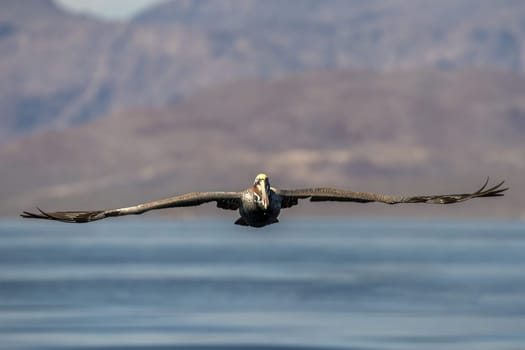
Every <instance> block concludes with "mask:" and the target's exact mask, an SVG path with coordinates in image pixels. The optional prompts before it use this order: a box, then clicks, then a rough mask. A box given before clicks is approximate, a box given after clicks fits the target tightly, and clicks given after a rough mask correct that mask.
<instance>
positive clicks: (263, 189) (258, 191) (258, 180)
mask: <svg viewBox="0 0 525 350" xmlns="http://www.w3.org/2000/svg"><path fill="white" fill-rule="evenodd" d="M253 193H254V197H255V201H256V203H257V205H258V206H260V207H262V208H263V209H265V210H266V209H268V206H269V205H270V199H269V197H268V194H269V193H270V181H269V180H268V176H266V174H259V175H257V176H256V177H255V180H254V182H253Z"/></svg>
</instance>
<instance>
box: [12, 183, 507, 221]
mask: <svg viewBox="0 0 525 350" xmlns="http://www.w3.org/2000/svg"><path fill="white" fill-rule="evenodd" d="M488 181H489V180H488V179H487V181H486V182H485V184H484V185H483V186H482V187H481V188H480V189H479V190H477V191H476V192H472V193H459V194H444V195H422V196H410V197H403V196H389V195H383V194H375V193H368V192H354V191H348V190H340V189H336V188H330V187H321V188H307V189H297V190H281V189H277V188H273V187H270V182H269V180H268V177H267V176H266V175H265V174H259V175H257V177H256V178H255V181H254V184H253V186H252V187H249V188H247V189H246V190H244V191H240V192H193V193H188V194H183V195H180V196H176V197H171V198H167V199H161V200H158V201H153V202H148V203H142V204H138V205H134V206H131V207H124V208H118V209H108V210H92V211H58V212H45V211H42V210H40V209H38V211H39V213H31V212H27V211H24V212H23V214H22V215H21V216H22V217H24V218H31V219H46V220H57V221H62V222H72V223H83V222H90V221H96V220H101V219H104V218H107V217H112V216H123V215H132V214H133V215H137V214H143V213H145V212H147V211H150V210H156V209H165V208H177V207H190V206H197V205H201V204H204V203H208V202H216V204H217V207H219V208H222V209H228V210H239V213H240V215H241V217H240V218H239V219H238V220H237V221H236V222H235V223H236V224H238V225H244V226H253V227H262V226H266V225H270V224H273V223H277V222H279V221H278V220H277V217H278V216H279V213H280V210H281V209H282V208H290V207H292V206H294V205H297V204H298V202H299V200H300V199H307V198H309V199H310V201H311V202H323V201H335V202H357V203H368V202H381V203H387V204H398V203H430V204H451V203H458V202H463V201H466V200H470V199H473V198H484V197H499V196H503V192H505V191H506V190H508V188H506V187H502V186H503V183H504V181H502V182H500V183H498V184H497V185H495V186H492V187H489V188H487V185H488Z"/></svg>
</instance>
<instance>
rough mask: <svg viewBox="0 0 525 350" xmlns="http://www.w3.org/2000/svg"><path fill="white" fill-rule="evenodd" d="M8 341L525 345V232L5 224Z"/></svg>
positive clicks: (3, 310) (468, 227)
mask: <svg viewBox="0 0 525 350" xmlns="http://www.w3.org/2000/svg"><path fill="white" fill-rule="evenodd" d="M0 348H2V349H14V350H16V349H84V350H87V349H90V350H91V349H93V350H103V349H104V350H105V349H114V350H120V349H122V350H123V349H157V350H164V349H187V348H189V349H195V350H197V349H198V350H205V349H206V350H211V349H215V350H217V349H232V348H233V349H257V350H270V349H272V350H275V349H370V350H382V349H385V350H386V349H431V350H432V349H462V350H468V349H472V350H474V349H475V350H483V349H491V350H493V349H525V225H524V224H523V223H511V222H482V223H476V222H400V221H379V222H372V221H355V220H354V221H345V220H339V221H333V220H332V221H315V220H309V221H290V220H287V222H285V223H280V224H279V225H273V226H271V227H268V228H265V229H250V228H245V227H239V226H235V225H232V223H230V222H228V221H213V220H207V221H204V222H198V221H183V222H160V223H159V222H155V221H149V220H148V221H136V220H122V221H119V220H115V221H107V222H104V221H103V222H100V223H93V224H89V225H69V224H61V223H53V222H39V221H34V222H32V221H25V222H22V221H10V222H3V223H0Z"/></svg>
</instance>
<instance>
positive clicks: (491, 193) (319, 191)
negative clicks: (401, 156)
mask: <svg viewBox="0 0 525 350" xmlns="http://www.w3.org/2000/svg"><path fill="white" fill-rule="evenodd" d="M488 181H489V179H487V181H486V182H485V184H484V185H483V186H482V187H481V188H480V189H479V190H477V191H476V192H473V193H460V194H438V195H424V196H412V197H403V196H388V195H383V194H375V193H367V192H353V191H346V190H339V189H336V188H326V187H323V188H309V189H300V190H279V189H274V191H275V192H276V194H278V195H279V196H281V199H282V204H281V208H290V207H292V206H294V205H296V204H297V203H298V200H299V199H304V198H310V201H312V202H322V201H336V202H358V203H368V202H381V203H387V204H397V203H432V204H450V203H457V202H463V201H466V200H469V199H472V198H478V197H499V196H503V192H504V191H506V190H508V188H502V187H501V186H502V185H503V183H504V181H502V182H500V183H499V184H497V185H495V186H493V187H491V188H487V184H488Z"/></svg>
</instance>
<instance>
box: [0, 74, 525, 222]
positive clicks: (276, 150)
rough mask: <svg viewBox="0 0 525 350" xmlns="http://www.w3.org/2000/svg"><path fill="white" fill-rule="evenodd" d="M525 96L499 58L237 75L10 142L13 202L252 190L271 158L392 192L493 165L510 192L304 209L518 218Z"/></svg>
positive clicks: (292, 181) (462, 182) (312, 176)
mask: <svg viewBox="0 0 525 350" xmlns="http://www.w3.org/2000/svg"><path fill="white" fill-rule="evenodd" d="M523 101H525V79H524V78H522V77H519V76H516V75H514V74H510V73H502V72H497V71H493V72H488V71H480V70H468V71H462V72H443V71H427V70H413V71H404V72H384V73H379V72H376V73H373V72H356V71H317V72H308V73H301V74H295V75H292V76H288V77H285V78H279V79H273V80H270V81H264V80H255V79H254V80H245V81H242V82H234V83H229V84H226V85H223V86H219V87H215V88H210V89H205V90H203V91H201V92H200V93H198V94H194V95H192V96H191V97H189V98H187V99H185V100H184V101H181V102H180V103H178V104H177V105H176V106H171V107H163V108H143V109H133V110H127V111H120V112H115V113H113V114H112V115H110V116H107V117H104V118H100V119H98V120H94V121H91V122H88V123H85V124H83V125H80V126H77V127H73V128H68V129H63V130H50V131H45V132H41V133H39V134H36V135H33V136H31V137H27V138H23V139H20V140H18V141H15V142H12V143H10V144H8V145H7V146H6V147H3V148H2V149H0V168H1V169H2V172H1V173H0V183H1V184H2V187H1V188H0V191H1V193H0V213H3V214H16V213H18V212H20V210H23V209H30V208H33V207H34V206H36V205H38V206H43V207H44V208H45V209H55V208H56V209H68V208H72V209H74V208H86V209H87V208H95V207H97V206H102V207H116V206H122V205H127V204H132V203H136V202H141V201H143V200H153V199H157V198H163V197H167V196H171V195H175V194H179V193H184V192H188V191H196V190H238V189H240V188H242V187H245V186H248V185H249V184H250V182H251V181H252V178H253V177H254V176H255V174H257V173H258V172H261V171H264V172H267V173H268V174H269V175H270V179H271V181H272V183H273V184H274V185H276V186H279V187H285V188H286V187H295V186H325V185H333V186H338V187H343V188H352V189H356V190H363V191H375V192H386V193H391V194H422V193H425V192H438V193H439V192H449V191H460V192H463V191H468V190H474V189H476V187H477V186H479V185H480V184H481V183H482V182H483V181H484V180H485V178H486V176H489V175H490V176H491V177H492V178H493V180H492V181H496V180H500V179H506V180H507V181H508V183H509V185H510V187H511V191H510V192H509V194H508V196H506V197H504V198H501V199H496V200H479V201H473V202H472V203H465V204H461V205H454V206H445V207H440V206H431V207H428V206H423V207H424V208H422V207H421V206H404V207H403V206H402V207H397V206H396V207H391V206H384V205H383V206H381V205H377V206H376V205H364V206H363V205H351V207H350V208H349V207H348V206H342V205H340V206H337V205H330V206H323V205H317V206H314V205H310V206H307V205H303V206H302V207H301V208H302V209H301V208H299V209H298V210H297V211H296V212H298V213H301V212H302V213H305V212H306V213H312V211H313V210H314V209H315V210H316V211H315V213H316V214H320V213H354V214H360V215H379V214H383V215H393V216H395V215H402V214H403V215H406V214H411V215H415V216H418V217H427V216H443V215H447V216H461V215H470V216H486V217H490V216H492V217H512V218H517V217H520V216H523V215H525V209H524V206H523V201H522V200H521V198H523V196H524V195H525V193H524V190H523V189H524V188H525V182H524V178H523V176H521V175H520V174H522V173H523V170H524V169H525V156H524V153H523V149H525V138H524V137H523V135H524V134H525V104H524V102H523ZM207 208H208V209H206V208H199V209H197V210H200V211H199V213H202V212H203V211H204V212H206V210H210V212H211V210H212V207H211V206H208V207H207ZM317 210H319V211H317ZM177 213H179V214H180V213H182V215H191V213H194V211H190V210H187V209H183V210H180V211H177ZM213 213H215V214H217V212H216V211H213Z"/></svg>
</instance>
